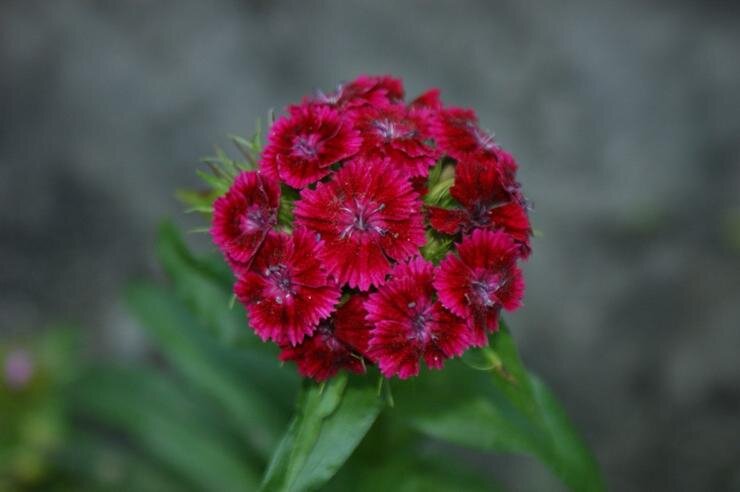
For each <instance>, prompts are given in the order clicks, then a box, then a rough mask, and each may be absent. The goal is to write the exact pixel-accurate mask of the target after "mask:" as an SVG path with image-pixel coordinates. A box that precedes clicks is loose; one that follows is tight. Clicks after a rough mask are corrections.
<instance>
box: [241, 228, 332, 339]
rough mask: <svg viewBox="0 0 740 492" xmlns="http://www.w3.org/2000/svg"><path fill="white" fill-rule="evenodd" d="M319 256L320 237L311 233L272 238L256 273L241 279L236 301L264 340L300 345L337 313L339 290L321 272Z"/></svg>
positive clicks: (258, 260) (253, 268)
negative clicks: (318, 239)
mask: <svg viewBox="0 0 740 492" xmlns="http://www.w3.org/2000/svg"><path fill="white" fill-rule="evenodd" d="M318 250H319V243H318V242H317V241H316V239H315V237H314V235H313V234H311V233H309V232H307V231H305V230H301V229H298V230H296V231H294V232H293V234H292V235H290V236H289V235H287V234H284V233H272V234H270V235H268V236H267V237H266V238H265V241H264V244H263V245H262V248H261V249H260V251H259V254H257V255H256V256H255V258H254V261H253V263H252V266H251V269H250V270H249V271H248V272H246V273H244V274H243V275H242V276H241V277H239V278H238V280H237V283H236V286H235V289H234V290H235V293H236V296H237V298H238V299H239V300H240V301H241V302H242V303H243V304H244V306H245V308H246V310H247V312H248V313H249V320H250V322H251V325H252V328H253V329H254V331H255V332H256V333H257V335H259V336H260V338H262V339H263V340H273V341H275V342H277V343H280V344H290V345H296V344H298V343H300V342H301V341H303V338H304V337H305V336H308V335H311V334H312V333H313V332H314V330H315V329H316V326H317V325H318V323H319V320H321V319H323V318H326V317H327V316H329V315H330V314H331V313H332V311H334V305H335V304H336V303H337V301H338V300H339V289H338V288H337V286H336V285H335V284H334V283H333V282H332V281H331V280H330V279H329V278H327V274H326V272H325V271H324V270H323V269H322V268H321V264H320V263H319V260H318V259H317V257H316V255H317V253H318Z"/></svg>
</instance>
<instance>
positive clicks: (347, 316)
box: [191, 76, 599, 490]
mask: <svg viewBox="0 0 740 492" xmlns="http://www.w3.org/2000/svg"><path fill="white" fill-rule="evenodd" d="M266 137H267V138H266V142H265V143H264V144H263V143H262V142H261V139H260V137H259V136H257V137H255V138H254V139H252V140H245V139H241V138H236V137H235V141H236V144H237V146H238V147H239V148H240V149H241V150H242V152H243V154H244V156H245V160H244V161H243V162H239V161H232V160H230V159H229V158H227V157H226V156H225V155H224V154H223V153H220V155H219V157H218V158H217V159H215V160H214V161H211V164H212V167H213V170H214V173H213V174H203V176H204V177H205V178H206V180H207V181H208V182H209V184H211V185H212V187H213V190H212V191H211V193H210V194H207V195H199V196H196V198H197V199H199V200H200V202H197V200H195V201H196V202H197V204H198V205H199V206H198V207H197V208H198V209H199V210H203V211H206V212H210V213H211V214H212V215H211V223H210V227H209V231H210V235H211V237H212V240H213V242H214V243H215V245H216V246H217V247H218V249H219V250H220V252H221V254H222V255H223V257H224V259H225V261H226V263H227V264H228V265H229V267H230V269H231V271H232V273H233V279H234V296H235V298H236V299H237V300H238V302H239V303H241V304H242V305H243V307H244V309H245V312H246V316H247V320H246V321H245V329H251V330H253V331H254V333H255V334H256V335H257V336H258V337H259V338H260V339H262V340H263V341H264V342H267V343H270V344H275V345H276V346H277V348H278V350H277V354H278V355H277V356H278V358H279V360H280V361H283V362H288V363H290V364H294V366H295V368H297V371H298V372H299V373H300V375H301V376H303V377H305V378H307V379H309V380H310V379H312V380H315V381H316V382H318V383H320V384H321V386H316V385H315V384H308V383H307V385H306V389H305V391H306V395H304V397H303V398H302V400H301V402H302V403H301V410H300V411H299V414H298V416H297V417H296V422H295V423H294V426H297V428H298V430H295V429H293V430H292V431H289V433H288V435H286V438H285V439H286V440H285V441H284V444H285V445H286V446H288V447H290V446H296V445H297V444H296V443H295V442H294V441H295V440H296V439H301V438H302V437H301V436H303V437H305V432H304V433H303V434H301V426H304V427H305V426H308V425H309V423H310V422H313V421H315V420H316V419H319V420H318V421H319V423H322V422H323V425H324V428H326V422H325V420H326V419H327V418H328V419H330V418H332V416H334V418H339V417H337V416H336V413H339V414H340V416H341V414H342V412H340V410H341V409H342V408H343V407H342V401H343V400H342V398H345V399H346V398H348V397H349V394H348V393H349V392H351V391H353V389H352V388H353V387H356V388H360V387H364V386H363V385H364V384H365V383H363V382H361V381H362V379H372V380H373V381H377V384H373V385H372V386H374V387H375V388H377V396H375V398H374V400H372V401H369V402H368V403H367V404H365V405H361V406H362V408H360V409H358V410H356V413H357V415H359V417H357V418H358V419H360V417H363V418H364V420H363V419H360V420H362V422H363V423H365V424H367V425H364V426H363V425H358V426H357V432H358V433H360V435H359V436H358V438H357V441H356V442H355V443H354V445H351V446H349V449H346V450H345V451H344V455H343V456H339V457H335V458H336V460H338V463H337V464H336V466H338V465H340V464H341V463H342V462H343V460H344V459H346V457H347V455H348V454H349V453H350V452H351V451H352V449H354V446H356V445H357V442H359V440H360V439H361V438H362V434H364V433H365V432H367V430H368V428H369V425H370V423H372V421H374V420H375V417H376V416H377V414H378V413H379V412H380V408H382V407H383V406H384V404H385V403H387V402H389V401H392V398H391V396H390V381H389V380H390V379H394V378H398V379H400V380H406V379H412V380H413V379H424V378H425V377H426V376H427V375H430V376H429V377H431V375H432V374H433V372H430V370H432V371H440V370H443V372H444V369H445V365H446V363H447V365H449V364H450V362H449V361H450V359H454V358H462V361H463V362H464V364H465V365H467V366H468V367H472V368H477V369H482V370H484V371H488V372H490V373H491V374H493V376H494V379H495V382H494V386H497V388H498V389H499V390H500V391H501V394H502V395H503V397H504V399H505V400H509V401H510V402H511V403H510V405H512V406H513V408H516V409H518V410H519V411H521V413H522V414H523V415H524V416H525V417H526V418H527V419H530V420H532V421H533V422H535V423H536V424H537V425H542V426H545V427H546V426H547V425H550V424H548V423H546V421H547V419H548V418H549V412H550V411H551V409H549V408H547V404H545V403H544V402H543V401H538V398H543V396H542V395H539V396H538V391H540V390H539V389H538V388H540V386H538V385H541V383H539V382H535V381H534V380H533V379H532V378H531V376H529V375H528V374H527V373H526V371H525V370H524V369H523V368H522V367H521V365H520V362H519V359H518V358H517V357H516V354H515V352H514V351H513V348H512V347H513V346H511V338H510V336H509V335H508V332H507V330H506V329H505V327H503V326H502V321H501V314H502V311H514V310H516V309H518V308H519V307H520V306H521V305H522V297H523V295H524V291H525V288H524V278H523V275H522V270H521V264H522V262H524V261H526V260H527V259H528V257H529V256H530V253H531V243H530V239H531V236H532V228H531V225H530V218H529V212H530V207H529V205H528V201H527V199H526V198H525V196H524V194H523V192H522V189H521V187H520V185H519V183H518V182H517V168H518V165H517V162H516V160H515V159H514V157H513V156H512V155H511V154H510V153H508V152H507V151H506V150H504V149H503V148H502V147H501V146H500V145H499V144H498V142H497V141H496V140H494V138H493V136H492V135H491V134H490V133H489V132H487V131H485V130H484V129H483V128H482V126H481V125H480V123H479V121H478V117H477V115H476V113H475V112H474V111H473V110H471V109H463V108H459V107H454V106H447V105H445V104H444V103H443V102H442V100H441V99H440V95H439V91H438V90H436V89H432V90H429V91H427V92H425V93H424V94H422V95H421V96H419V97H417V98H415V99H413V100H411V101H406V100H404V88H403V85H402V82H401V81H400V80H399V79H396V78H393V77H388V76H382V77H374V76H361V77H359V78H357V79H356V80H354V81H352V82H349V83H346V84H342V85H340V86H338V87H337V88H336V90H334V91H332V92H329V93H324V92H318V93H316V94H315V95H313V96H310V97H305V98H304V99H303V100H302V101H301V102H300V103H299V104H295V105H292V106H290V107H288V108H287V110H286V111H285V112H284V113H283V114H281V115H279V116H278V117H277V119H274V121H272V122H271V125H270V127H269V131H268V133H267V136H266ZM194 196H195V195H194ZM191 198H193V197H191ZM224 309H226V307H224ZM247 326H248V327H249V328H247ZM285 370H290V369H288V368H286V369H285ZM347 373H355V374H357V375H359V376H353V377H352V378H349V380H350V381H351V382H352V384H350V385H349V386H348V383H347V381H348V377H347ZM245 377H248V375H246V376H245ZM357 381H360V382H357ZM408 383H410V382H404V383H403V384H401V383H394V385H396V384H398V385H399V386H400V387H401V388H402V389H404V388H414V386H413V385H411V386H409V385H408ZM419 384H425V383H419ZM353 385H354V386H353ZM384 387H385V391H383V388H384ZM356 388H355V389H356ZM312 391H313V392H314V393H312ZM358 391H359V390H358ZM409 391H411V390H409ZM480 391H481V395H482V396H481V397H484V394H485V393H486V391H488V390H487V389H485V388H481V389H480ZM312 398H314V399H316V401H313V400H312ZM409 398H415V396H409ZM548 398H549V396H548ZM321 399H329V400H332V399H333V400H332V402H331V403H333V404H334V406H333V407H331V408H330V411H328V412H325V413H324V414H321V415H319V416H317V415H316V414H315V413H321V408H320V407H321V404H320V400H321ZM399 399H400V396H399V392H396V400H399ZM553 401H554V400H553ZM317 402H319V403H317ZM455 403H456V402H449V405H450V406H454V404H455ZM326 404H327V405H329V406H331V405H330V403H326ZM553 404H554V403H553ZM312 405H314V406H312ZM316 405H318V406H316ZM398 406H399V407H401V406H403V404H402V402H399V404H398ZM324 410H326V409H324ZM533 411H534V412H535V413H532V412H533ZM552 411H555V410H552ZM557 411H559V410H557ZM312 412H314V413H312ZM538 412H539V413H538ZM350 413H351V412H350ZM561 413H562V412H561ZM368 415H369V417H368ZM445 415H447V412H446V411H445V410H440V413H439V414H438V415H435V414H434V412H432V416H431V417H429V412H427V420H426V424H424V425H421V426H417V430H420V429H421V430H423V428H426V429H427V431H428V432H429V433H430V434H431V435H433V436H435V437H442V438H445V437H447V438H449V440H451V441H453V442H457V443H458V444H471V443H469V442H466V439H473V440H475V438H474V437H471V436H470V435H467V437H461V436H462V434H465V433H464V432H463V433H462V434H460V435H458V434H457V433H456V432H455V431H450V432H451V433H452V436H450V435H446V434H449V433H450V432H448V431H446V430H443V429H441V428H440V429H437V431H438V432H436V433H435V430H434V429H431V430H430V429H429V422H434V419H435V418H439V419H444V417H445ZM448 416H449V415H448ZM341 418H347V416H346V415H344V416H343V417H341ZM368 418H369V423H368ZM492 418H493V417H492ZM558 418H560V420H563V419H564V417H562V416H560V417H558ZM312 419H313V420H312ZM412 420H413V419H412ZM494 420H495V419H494ZM556 420H557V419H556ZM307 422H309V423H307ZM563 422H564V423H563V425H566V424H567V421H563ZM314 424H315V422H314ZM494 424H495V423H494ZM481 425H485V423H484V424H481ZM495 425H502V424H501V422H499V423H498V424H495ZM292 427H293V426H292ZM329 428H330V429H331V427H329ZM304 430H305V429H304ZM540 430H541V431H542V429H540ZM550 430H551V429H550ZM508 431H511V429H508ZM508 431H507V430H504V431H503V434H501V435H503V436H504V440H505V439H506V432H508ZM291 432H293V434H291ZM326 432H329V431H326ZM481 432H484V431H483V430H482V429H481ZM542 432H549V431H547V430H545V431H542ZM474 434H475V432H473V435H474ZM311 436H312V438H313V439H314V441H313V443H312V444H311V445H310V446H309V450H310V449H314V448H315V447H316V446H319V447H321V446H322V443H321V439H322V436H323V434H321V430H320V429H319V431H318V433H316V432H314V433H313V434H311ZM324 437H325V436H324ZM551 437H552V439H555V440H557V439H561V438H562V439H565V437H563V436H559V437H558V436H551ZM571 437H572V436H571ZM326 439H330V437H326ZM551 444H553V445H557V444H558V443H557V442H555V443H551ZM473 445H475V443H473ZM507 446H509V447H510V448H516V447H517V446H520V448H521V449H518V451H530V452H532V453H533V454H536V455H538V456H540V457H541V459H543V461H545V462H546V463H547V462H548V459H551V457H550V456H549V455H548V456H546V455H547V453H550V451H542V450H539V449H534V448H533V449H530V448H529V447H528V446H529V444H527V443H523V444H522V443H514V444H511V443H509V444H506V443H504V444H501V443H496V444H495V445H494V447H497V449H500V448H503V449H507ZM532 446H534V444H532ZM281 447H282V446H281ZM340 447H341V446H340ZM322 449H323V448H322ZM514 450H517V449H514ZM553 452H554V451H553ZM281 453H282V454H281ZM340 454H341V453H340ZM555 455H557V453H555ZM301 459H302V460H303V462H300V460H301ZM311 459H312V458H311V454H310V453H308V454H306V455H305V456H302V455H301V456H298V457H296V456H295V453H294V452H292V451H291V450H290V449H282V450H281V449H278V450H277V451H276V457H275V458H274V460H273V464H272V465H271V467H270V470H268V473H267V476H266V478H265V483H264V484H263V485H264V488H265V489H266V490H267V489H275V490H283V489H286V490H288V489H291V487H292V486H293V485H295V483H296V482H295V481H296V480H299V477H301V476H302V475H301V473H302V472H301V470H303V469H302V468H301V466H308V465H307V464H306V463H307V462H310V460H311ZM295 460H299V462H300V463H299V464H298V465H296V464H295V463H294V461H295ZM329 461H331V460H329ZM555 461H556V463H555V464H553V463H549V464H551V465H552V466H553V468H555V469H556V472H557V471H558V470H557V466H560V462H559V461H557V460H555ZM322 463H323V462H322ZM323 464H324V465H325V463H323ZM571 464H572V463H571ZM299 465H300V466H299ZM318 466H321V463H320V464H319V465H318ZM336 466H335V468H336ZM296 467H298V468H297V469H298V470H299V471H295V470H296ZM586 468H588V466H586ZM564 473H565V472H564ZM322 476H323V475H322ZM328 476H331V473H329V474H328ZM573 476H574V475H573V473H572V470H568V471H567V476H565V478H564V480H565V481H566V483H568V484H569V485H571V487H572V488H574V489H588V488H589V487H590V486H593V487H595V488H598V486H599V482H598V474H597V473H596V474H592V476H591V478H588V479H582V477H580V476H579V477H577V478H573ZM594 477H595V478H594ZM314 478H315V477H314ZM569 480H570V481H569ZM583 480H585V481H583ZM319 482H320V480H319V481H318V482H316V483H314V482H310V481H309V485H310V486H311V487H313V486H316V485H317V484H318V483H319ZM291 484H292V485H291ZM303 486H305V484H304V485H300V484H299V485H295V487H297V488H298V489H300V488H301V487H303ZM291 490H292V489H291Z"/></svg>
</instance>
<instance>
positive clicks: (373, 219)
mask: <svg viewBox="0 0 740 492" xmlns="http://www.w3.org/2000/svg"><path fill="white" fill-rule="evenodd" d="M384 208H385V204H383V203H381V204H376V203H374V202H370V201H365V200H359V199H357V198H355V200H354V202H353V203H352V204H348V205H347V206H345V207H342V209H341V210H342V212H344V220H343V221H342V222H343V224H344V228H343V229H342V232H341V234H340V238H342V239H344V238H345V237H350V236H351V235H352V233H353V232H355V231H360V232H375V233H378V234H380V235H381V236H382V235H383V234H385V233H386V230H385V229H384V228H383V227H381V226H379V225H378V222H379V217H378V215H379V214H380V212H381V211H382V210H383V209H384Z"/></svg>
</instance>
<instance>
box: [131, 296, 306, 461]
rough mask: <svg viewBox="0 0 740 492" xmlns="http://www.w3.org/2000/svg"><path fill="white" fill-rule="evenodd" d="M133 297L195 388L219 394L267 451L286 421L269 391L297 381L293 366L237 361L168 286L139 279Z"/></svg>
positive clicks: (136, 307)
mask: <svg viewBox="0 0 740 492" xmlns="http://www.w3.org/2000/svg"><path fill="white" fill-rule="evenodd" d="M128 302H129V305H130V307H131V309H132V311H133V312H134V314H135V315H136V316H137V317H138V318H139V320H140V322H141V324H142V325H143V326H144V327H145V328H146V329H147V332H148V333H149V334H150V335H151V336H152V337H153V338H154V340H155V341H156V343H157V346H158V347H159V349H160V350H161V351H162V353H163V355H164V356H165V358H166V359H167V361H168V362H169V363H170V364H171V365H172V366H173V367H174V368H175V369H176V370H177V371H178V372H179V373H180V374H182V376H184V377H185V378H186V379H187V380H188V381H190V382H191V383H192V384H193V385H194V386H195V387H196V388H199V389H200V390H201V391H203V392H204V393H206V394H208V395H210V396H211V397H212V398H214V399H215V401H217V402H218V403H219V404H220V405H221V406H222V408H223V409H224V411H225V412H226V414H227V415H228V416H229V418H230V419H231V420H232V421H233V422H234V423H235V425H236V427H237V429H238V430H239V432H240V433H241V435H242V436H243V437H244V438H245V439H246V440H247V441H248V442H249V443H250V444H251V445H252V446H253V447H254V449H255V450H256V451H257V452H259V453H260V454H261V455H263V456H267V455H268V453H269V451H270V450H271V449H272V447H273V446H274V444H275V443H276V442H277V438H278V436H279V433H280V429H281V428H282V427H283V425H284V423H285V416H284V414H283V413H282V411H281V408H280V407H276V406H275V400H274V399H272V397H271V396H270V391H272V390H275V391H277V392H280V391H281V389H282V388H281V387H280V386H282V387H286V388H288V389H289V388H291V387H293V385H292V384H291V383H290V381H291V379H290V376H289V374H288V372H287V371H278V370H277V368H278V363H277V361H276V360H274V359H273V360H272V362H271V363H270V364H271V366H268V365H263V364H261V360H260V358H254V359H253V360H251V361H249V360H247V362H249V363H251V364H252V365H253V368H254V370H252V371H247V370H245V369H246V368H245V367H244V366H243V365H239V364H235V363H234V354H233V353H232V352H231V351H228V350H226V349H225V348H224V347H222V346H220V345H219V344H218V343H217V342H216V341H215V340H213V339H211V338H209V337H208V336H207V333H206V331H205V330H204V329H203V328H202V327H201V326H199V325H198V324H197V323H196V322H195V320H194V319H193V317H192V316H191V315H190V314H189V313H188V311H187V310H185V309H184V307H183V306H182V304H180V302H178V301H177V299H176V298H174V297H173V296H172V295H171V294H170V293H168V292H167V291H166V290H163V289H161V288H158V287H156V286H153V285H147V284H141V285H136V286H133V287H132V288H130V289H129V292H128ZM263 359H264V358H263ZM280 380H282V382H278V381H280ZM274 384H279V385H280V386H275V387H273V386H272V385H274Z"/></svg>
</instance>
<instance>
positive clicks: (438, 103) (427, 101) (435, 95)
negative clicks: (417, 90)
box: [409, 88, 442, 110]
mask: <svg viewBox="0 0 740 492" xmlns="http://www.w3.org/2000/svg"><path fill="white" fill-rule="evenodd" d="M409 106H411V107H412V108H429V109H435V110H439V109H442V100H441V99H440V97H439V89H437V88H434V89H429V90H428V91H426V92H424V93H423V94H421V95H419V96H418V97H417V98H416V99H414V100H413V101H411V102H410V103H409Z"/></svg>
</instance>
